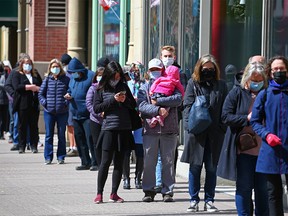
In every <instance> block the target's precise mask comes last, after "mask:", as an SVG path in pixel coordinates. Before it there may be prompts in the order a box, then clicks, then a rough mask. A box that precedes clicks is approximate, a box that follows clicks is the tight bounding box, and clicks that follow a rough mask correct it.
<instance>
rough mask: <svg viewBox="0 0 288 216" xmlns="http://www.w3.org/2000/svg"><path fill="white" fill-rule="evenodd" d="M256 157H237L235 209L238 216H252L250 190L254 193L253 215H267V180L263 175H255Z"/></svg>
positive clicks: (245, 155) (244, 155)
mask: <svg viewBox="0 0 288 216" xmlns="http://www.w3.org/2000/svg"><path fill="white" fill-rule="evenodd" d="M256 162H257V156H253V155H248V154H239V155H238V156H237V164H236V165H237V179H236V197H235V202H236V207H237V212H238V215H247V216H248V215H253V212H251V209H252V207H253V206H252V205H253V202H252V190H253V189H254V193H255V215H269V208H268V194H267V180H266V176H265V174H263V173H256V172H255V169H256Z"/></svg>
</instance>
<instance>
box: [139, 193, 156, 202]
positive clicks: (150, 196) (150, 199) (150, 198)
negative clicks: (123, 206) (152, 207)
mask: <svg viewBox="0 0 288 216" xmlns="http://www.w3.org/2000/svg"><path fill="white" fill-rule="evenodd" d="M154 197H155V193H154V192H152V191H146V192H145V196H144V197H143V199H142V201H143V202H153V201H154Z"/></svg>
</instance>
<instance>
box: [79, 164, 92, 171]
mask: <svg viewBox="0 0 288 216" xmlns="http://www.w3.org/2000/svg"><path fill="white" fill-rule="evenodd" d="M90 167H91V166H89V165H86V166H85V165H81V166H77V167H75V169H76V170H89V169H90Z"/></svg>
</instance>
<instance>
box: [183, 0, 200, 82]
mask: <svg viewBox="0 0 288 216" xmlns="http://www.w3.org/2000/svg"><path fill="white" fill-rule="evenodd" d="M199 4H200V0H193V1H186V4H185V26H184V31H185V32H184V33H185V35H184V47H183V49H185V52H184V53H185V55H184V58H185V61H184V62H185V68H186V71H185V72H186V75H187V77H191V73H192V72H193V68H194V66H195V64H196V62H197V60H198V56H199V12H200V11H199V9H200V8H199Z"/></svg>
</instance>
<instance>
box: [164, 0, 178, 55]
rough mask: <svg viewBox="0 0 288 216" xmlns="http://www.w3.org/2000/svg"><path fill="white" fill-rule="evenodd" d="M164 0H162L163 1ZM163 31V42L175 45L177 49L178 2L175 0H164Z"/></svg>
mask: <svg viewBox="0 0 288 216" xmlns="http://www.w3.org/2000/svg"><path fill="white" fill-rule="evenodd" d="M163 2H164V1H163ZM165 6H166V8H165V16H166V20H163V22H165V21H166V22H165V32H164V44H163V45H172V46H175V48H176V50H177V49H178V17H179V2H178V1H175V0H165Z"/></svg>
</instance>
